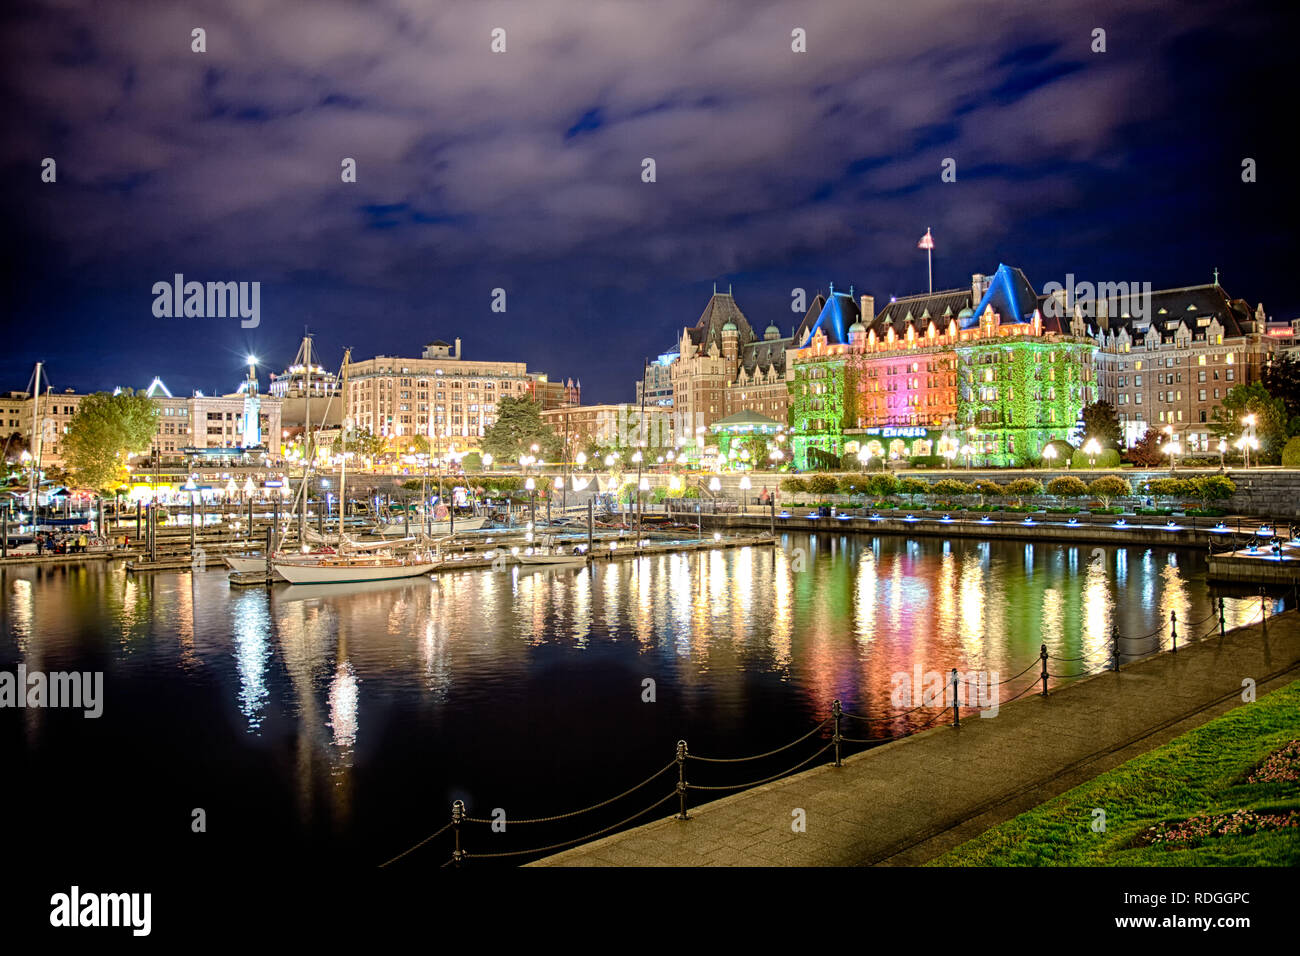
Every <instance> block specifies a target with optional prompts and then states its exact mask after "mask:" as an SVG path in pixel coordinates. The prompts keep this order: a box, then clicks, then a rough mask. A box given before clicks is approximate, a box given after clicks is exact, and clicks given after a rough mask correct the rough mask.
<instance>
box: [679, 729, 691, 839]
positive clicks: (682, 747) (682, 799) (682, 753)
mask: <svg viewBox="0 0 1300 956" xmlns="http://www.w3.org/2000/svg"><path fill="white" fill-rule="evenodd" d="M677 800H678V805H679V807H680V810H679V812H678V814H677V819H678V820H689V819H690V814H688V813H687V812H686V741H684V740H679V741H677Z"/></svg>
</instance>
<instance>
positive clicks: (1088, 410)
mask: <svg viewBox="0 0 1300 956" xmlns="http://www.w3.org/2000/svg"><path fill="white" fill-rule="evenodd" d="M1079 414H1080V415H1081V416H1082V417H1083V440H1084V442H1085V443H1086V442H1087V440H1088V439H1089V438H1095V439H1097V441H1098V442H1099V443H1100V444H1101V447H1102V448H1119V447H1120V446H1121V445H1122V444H1123V441H1124V432H1123V430H1122V429H1121V428H1120V426H1119V415H1118V414H1116V412H1115V406H1114V405H1112V404H1111V403H1110V402H1093V403H1092V404H1091V405H1085V406H1083V411H1082V412H1080V413H1079Z"/></svg>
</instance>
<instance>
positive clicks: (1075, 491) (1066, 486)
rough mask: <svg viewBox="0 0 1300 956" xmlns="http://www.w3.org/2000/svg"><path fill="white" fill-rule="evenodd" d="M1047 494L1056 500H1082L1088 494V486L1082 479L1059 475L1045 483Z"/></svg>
mask: <svg viewBox="0 0 1300 956" xmlns="http://www.w3.org/2000/svg"><path fill="white" fill-rule="evenodd" d="M1047 493H1048V494H1049V495H1055V496H1056V497H1058V498H1082V497H1083V496H1084V495H1086V494H1087V493H1088V486H1087V485H1085V484H1084V483H1083V479H1082V478H1075V477H1074V476H1073V475H1061V476H1060V477H1059V478H1053V479H1052V480H1051V481H1049V482H1048V483H1047Z"/></svg>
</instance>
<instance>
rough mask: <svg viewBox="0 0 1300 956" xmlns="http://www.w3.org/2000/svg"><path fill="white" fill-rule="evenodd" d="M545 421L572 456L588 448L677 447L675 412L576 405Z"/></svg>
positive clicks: (545, 415)
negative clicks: (642, 445) (597, 446)
mask: <svg viewBox="0 0 1300 956" xmlns="http://www.w3.org/2000/svg"><path fill="white" fill-rule="evenodd" d="M542 421H543V422H545V423H546V424H548V425H550V426H551V427H552V428H553V429H555V433H556V434H557V435H559V436H560V437H561V439H563V440H564V444H565V448H567V449H569V454H570V456H571V457H572V456H573V455H576V454H577V453H578V452H579V451H582V450H583V449H584V448H585V447H587V446H588V445H593V444H594V445H599V446H601V447H604V448H632V447H635V446H637V445H640V444H641V443H644V447H647V448H670V447H672V446H673V444H674V435H673V416H672V410H671V409H668V408H660V407H657V406H653V405H647V406H646V408H645V412H644V415H643V414H642V410H641V406H640V405H635V404H632V403H631V402H618V403H615V404H609V405H573V406H569V407H567V408H553V409H547V410H544V411H543V412H542Z"/></svg>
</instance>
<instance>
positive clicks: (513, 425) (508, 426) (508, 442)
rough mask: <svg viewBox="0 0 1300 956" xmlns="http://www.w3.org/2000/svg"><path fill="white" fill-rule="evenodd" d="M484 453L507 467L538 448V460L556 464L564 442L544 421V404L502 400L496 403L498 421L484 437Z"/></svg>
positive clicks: (529, 401)
mask: <svg viewBox="0 0 1300 956" xmlns="http://www.w3.org/2000/svg"><path fill="white" fill-rule="evenodd" d="M482 445H483V450H484V451H485V452H487V453H488V454H490V455H491V456H492V457H493V458H494V459H496V460H497V461H499V462H501V463H502V464H505V463H506V462H513V461H517V460H518V459H519V456H520V455H530V454H532V453H533V452H532V447H533V445H536V446H538V451H537V457H538V458H541V459H551V460H552V461H554V460H555V459H557V458H558V457H559V455H560V451H561V449H562V448H563V445H564V442H563V440H562V439H561V438H560V436H559V435H557V434H556V433H555V429H553V428H551V426H549V425H547V424H546V423H545V422H543V421H542V406H541V403H539V402H535V401H533V400H532V399H531V398H528V397H526V396H525V397H522V398H502V399H501V400H500V401H498V402H497V420H496V421H495V422H494V423H493V424H492V426H491V427H490V428H489V429H488V430H487V432H486V433H485V434H484V435H483V442H482Z"/></svg>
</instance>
